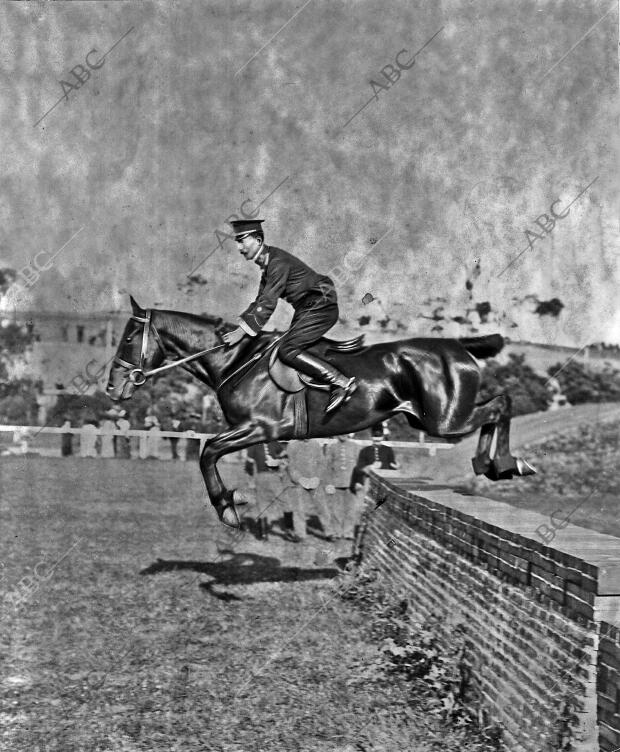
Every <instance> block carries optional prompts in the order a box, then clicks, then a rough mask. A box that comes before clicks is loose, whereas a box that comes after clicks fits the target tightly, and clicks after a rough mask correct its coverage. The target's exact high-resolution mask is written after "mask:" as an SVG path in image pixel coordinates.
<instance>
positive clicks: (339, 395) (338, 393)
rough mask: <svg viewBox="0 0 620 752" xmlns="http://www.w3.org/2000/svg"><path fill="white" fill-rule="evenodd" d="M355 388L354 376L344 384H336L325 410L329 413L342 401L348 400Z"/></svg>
mask: <svg viewBox="0 0 620 752" xmlns="http://www.w3.org/2000/svg"><path fill="white" fill-rule="evenodd" d="M356 389H357V384H356V383H355V376H352V377H351V378H350V379H349V380H348V382H347V383H346V384H345V386H338V387H336V388H335V389H334V390H333V391H332V393H331V395H330V397H329V402H328V404H327V407H326V408H325V412H326V413H330V412H332V411H333V410H336V409H337V408H339V407H340V405H342V403H343V402H348V401H349V400H350V399H351V396H352V395H353V392H354V391H355V390H356Z"/></svg>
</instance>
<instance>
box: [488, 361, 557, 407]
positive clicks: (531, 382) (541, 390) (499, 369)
mask: <svg viewBox="0 0 620 752" xmlns="http://www.w3.org/2000/svg"><path fill="white" fill-rule="evenodd" d="M504 391H507V392H509V393H510V396H511V397H512V414H513V415H527V414H528V413H537V412H541V411H543V410H546V409H547V408H548V407H549V405H550V403H551V392H550V390H549V389H548V388H547V386H546V379H545V378H543V377H542V376H538V374H537V373H536V372H535V371H534V370H533V369H532V368H531V367H530V366H529V365H527V364H526V363H525V356H524V355H517V354H515V353H510V355H509V362H508V363H506V364H505V365H501V364H500V363H498V362H497V361H495V360H489V361H487V363H486V365H485V367H484V369H483V371H482V383H481V386H480V391H479V396H478V401H479V402H483V401H484V400H487V399H490V398H491V397H494V396H495V395H496V394H499V393H500V392H504ZM569 401H570V398H569Z"/></svg>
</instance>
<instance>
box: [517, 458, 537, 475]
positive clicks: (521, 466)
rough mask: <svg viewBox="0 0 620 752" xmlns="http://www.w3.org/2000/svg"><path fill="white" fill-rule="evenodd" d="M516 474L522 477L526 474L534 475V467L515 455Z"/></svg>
mask: <svg viewBox="0 0 620 752" xmlns="http://www.w3.org/2000/svg"><path fill="white" fill-rule="evenodd" d="M517 475H519V476H522V477H524V476H526V475H536V468H535V467H533V466H532V465H530V463H529V462H528V461H527V460H524V459H523V458H522V457H517Z"/></svg>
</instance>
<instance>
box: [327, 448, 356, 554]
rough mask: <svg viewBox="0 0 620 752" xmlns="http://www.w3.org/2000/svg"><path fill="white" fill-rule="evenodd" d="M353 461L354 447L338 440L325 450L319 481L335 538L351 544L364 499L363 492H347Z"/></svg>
mask: <svg viewBox="0 0 620 752" xmlns="http://www.w3.org/2000/svg"><path fill="white" fill-rule="evenodd" d="M356 457H357V447H356V445H355V444H353V442H351V441H348V440H347V439H345V438H344V437H338V439H337V440H336V441H334V442H331V443H329V444H327V445H326V446H325V468H324V471H323V481H324V483H325V492H326V494H327V499H328V500H329V502H330V503H331V505H332V514H333V517H334V519H335V521H336V522H335V528H336V535H337V536H338V537H339V538H349V539H351V540H353V537H354V534H355V527H356V525H358V524H359V522H360V520H361V517H362V512H363V510H364V496H365V490H364V489H360V490H357V489H351V488H350V482H351V481H350V479H351V470H352V468H353V467H354V466H355V461H356ZM362 482H363V479H362Z"/></svg>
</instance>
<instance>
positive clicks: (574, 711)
mask: <svg viewBox="0 0 620 752" xmlns="http://www.w3.org/2000/svg"><path fill="white" fill-rule="evenodd" d="M369 496H370V499H371V500H373V501H374V502H375V503H376V504H379V506H378V508H376V509H375V510H374V511H369V512H368V513H367V515H366V521H365V528H364V532H363V535H362V538H361V542H360V550H359V553H360V556H361V558H362V561H363V563H364V564H365V566H366V567H367V568H371V569H373V568H374V569H377V570H379V571H380V572H381V573H382V574H383V575H384V579H385V580H386V581H387V582H388V583H389V586H390V587H391V588H392V590H393V591H394V593H395V594H398V595H399V596H400V597H402V596H403V595H406V597H407V598H408V601H409V603H410V608H411V611H412V612H413V613H415V614H416V615H417V617H418V618H419V620H421V621H422V620H424V619H427V618H428V617H429V616H431V615H433V614H436V615H442V616H443V617H444V618H445V624H446V633H445V635H443V638H444V639H447V638H448V635H449V630H450V626H449V625H452V627H453V626H454V625H455V624H457V623H460V624H462V625H463V626H464V628H465V633H466V647H467V650H466V658H465V660H466V662H467V663H468V664H469V666H470V667H471V669H472V671H473V676H474V680H475V684H476V687H477V689H478V690H479V692H480V695H481V697H483V698H484V702H485V705H486V707H487V710H488V712H489V716H490V718H491V719H493V720H495V721H496V722H501V724H502V726H503V727H504V731H505V739H506V742H507V745H508V748H509V749H510V750H511V752H512V750H515V751H516V750H523V752H552V750H557V749H559V748H560V746H559V745H560V743H561V739H559V738H558V736H557V731H558V728H559V727H558V726H557V723H556V722H557V721H558V720H559V718H560V715H561V712H562V709H563V708H564V707H565V706H566V704H567V703H568V705H569V708H570V716H571V718H570V721H569V722H568V723H569V725H570V732H569V733H570V734H571V735H572V744H573V746H572V747H571V749H572V750H573V752H596V750H598V749H600V750H603V751H604V752H612V750H615V749H616V748H617V747H620V540H619V539H617V538H613V537H611V536H607V535H601V534H598V533H595V532H593V531H591V530H585V529H582V528H577V527H575V526H574V525H570V524H566V525H565V527H563V528H562V529H555V528H554V527H553V525H552V524H551V522H550V520H549V519H548V518H547V517H544V516H543V515H539V514H536V513H534V512H526V511H523V510H518V509H515V508H514V507H510V506H509V505H507V504H503V503H500V502H494V501H492V500H490V499H484V498H481V497H476V496H470V495H462V494H458V493H456V492H454V491H453V490H451V489H447V488H446V489H438V487H437V486H433V487H431V489H425V488H424V484H422V483H420V482H418V481H413V480H412V479H393V478H392V479H390V480H389V481H388V480H386V479H385V478H380V477H379V476H378V475H373V477H372V480H371V486H370V491H369ZM542 526H546V527H542ZM549 530H551V531H553V532H554V535H553V538H552V537H551V533H550V532H549ZM597 681H598V686H597ZM599 744H600V747H599Z"/></svg>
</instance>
